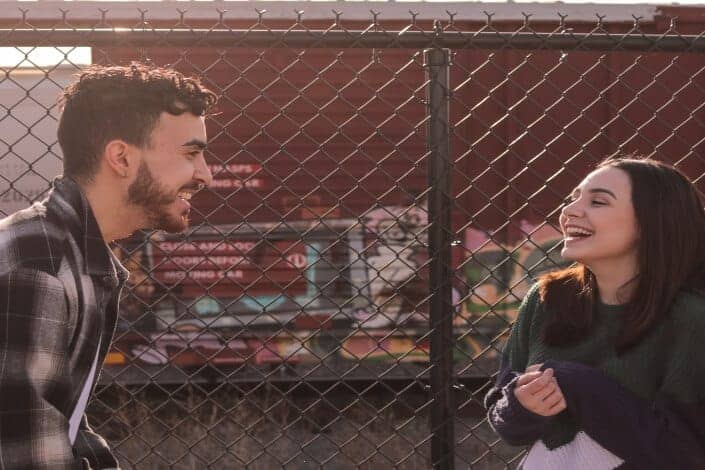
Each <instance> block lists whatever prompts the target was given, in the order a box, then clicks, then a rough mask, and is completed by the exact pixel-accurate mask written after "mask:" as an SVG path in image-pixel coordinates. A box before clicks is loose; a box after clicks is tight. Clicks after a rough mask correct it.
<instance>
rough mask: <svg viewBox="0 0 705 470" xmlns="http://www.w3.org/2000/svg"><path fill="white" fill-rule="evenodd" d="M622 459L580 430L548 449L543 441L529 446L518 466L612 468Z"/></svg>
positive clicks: (528, 469) (530, 468) (531, 469)
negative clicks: (563, 442) (564, 442)
mask: <svg viewBox="0 0 705 470" xmlns="http://www.w3.org/2000/svg"><path fill="white" fill-rule="evenodd" d="M623 463H624V460H622V459H620V458H619V457H617V456H616V455H614V454H613V453H612V452H610V451H609V450H607V449H605V448H604V447H602V446H601V445H600V444H598V443H597V442H596V441H595V440H594V439H592V438H591V437H590V436H588V435H587V434H585V432H583V431H580V432H578V434H577V435H576V436H575V439H573V440H572V441H571V442H569V443H568V444H566V445H563V446H560V447H558V448H556V449H553V450H548V448H547V447H546V445H545V444H544V443H543V441H541V440H538V441H536V442H535V443H534V445H532V446H531V449H529V453H528V454H527V455H526V457H524V460H523V461H522V463H521V465H520V466H519V468H521V469H522V470H568V469H570V470H612V469H613V468H616V467H619V466H620V465H622V464H623Z"/></svg>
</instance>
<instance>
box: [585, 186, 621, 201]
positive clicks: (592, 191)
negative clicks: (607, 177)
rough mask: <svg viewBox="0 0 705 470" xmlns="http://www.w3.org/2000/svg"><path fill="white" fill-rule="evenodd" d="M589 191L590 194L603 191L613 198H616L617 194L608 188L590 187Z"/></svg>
mask: <svg viewBox="0 0 705 470" xmlns="http://www.w3.org/2000/svg"><path fill="white" fill-rule="evenodd" d="M589 192H590V193H591V194H596V193H605V194H609V195H610V196H612V198H613V199H617V196H615V195H614V193H613V192H612V191H610V190H609V189H605V188H592V189H591V190H590V191H589Z"/></svg>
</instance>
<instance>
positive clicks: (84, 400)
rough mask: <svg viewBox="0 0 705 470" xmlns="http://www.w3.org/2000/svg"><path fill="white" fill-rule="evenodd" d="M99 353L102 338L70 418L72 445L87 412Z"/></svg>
mask: <svg viewBox="0 0 705 470" xmlns="http://www.w3.org/2000/svg"><path fill="white" fill-rule="evenodd" d="M99 355H100V340H98V347H97V348H96V350H95V357H94V358H93V365H92V366H91V371H90V372H89V373H88V377H86V382H85V383H84V384H83V390H81V396H79V397H78V403H76V408H74V409H73V413H71V419H70V420H69V439H71V445H73V443H74V442H76V435H77V434H78V426H79V425H80V424H81V418H82V417H83V414H84V413H85V412H86V405H87V404H88V396H89V395H90V393H91V386H92V385H93V377H95V370H96V368H97V367H98V356H99Z"/></svg>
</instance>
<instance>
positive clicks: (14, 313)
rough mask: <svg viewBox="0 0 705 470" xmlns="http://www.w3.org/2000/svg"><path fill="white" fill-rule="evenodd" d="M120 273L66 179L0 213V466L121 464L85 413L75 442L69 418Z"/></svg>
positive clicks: (113, 306) (103, 347)
mask: <svg viewBox="0 0 705 470" xmlns="http://www.w3.org/2000/svg"><path fill="white" fill-rule="evenodd" d="M126 278H127V271H126V270H125V269H124V268H123V267H122V265H121V264H120V262H119V261H118V260H117V259H116V258H115V257H114V255H113V254H112V252H111V251H110V249H109V248H108V246H107V245H106V243H105V242H104V241H103V239H102V237H101V235H100V229H99V228H98V224H97V222H96V220H95V218H94V216H93V212H92V211H91V208H90V205H89V204H88V201H87V200H86V198H85V196H84V195H83V193H82V192H81V190H80V189H79V187H78V185H76V183H75V182H73V181H72V180H70V179H68V178H57V179H56V180H55V181H54V188H53V190H52V192H51V193H50V195H49V197H48V198H47V199H46V200H45V201H43V202H41V203H35V204H34V205H32V206H31V207H29V208H28V209H25V210H22V211H19V212H16V213H15V214H12V215H11V216H9V217H7V218H5V219H3V220H2V221H0V469H3V470H9V469H12V470H14V469H27V470H29V469H32V470H39V469H93V468H117V467H118V463H117V460H116V459H115V457H114V456H113V455H112V453H111V452H110V449H109V448H108V445H107V442H106V441H105V440H104V439H103V438H102V437H100V436H99V435H97V434H95V433H94V432H93V431H92V430H91V429H90V428H89V426H88V423H87V421H86V417H85V415H84V416H83V419H82V420H81V424H80V426H79V430H78V435H77V436H76V440H75V442H74V444H73V445H72V444H71V441H70V438H69V419H70V417H71V414H72V412H73V410H74V408H75V406H76V403H77V402H78V398H79V395H80V394H81V390H82V388H83V385H84V383H85V381H86V379H87V377H88V375H89V372H90V370H91V366H92V364H93V361H94V360H95V357H96V352H97V353H98V362H97V364H98V366H99V368H100V366H101V365H102V364H103V361H104V359H105V355H106V354H107V352H108V349H109V347H110V341H111V339H112V335H113V332H114V329H115V324H116V320H117V314H118V299H119V295H120V290H121V289H122V286H123V285H124V282H125V280H126ZM98 344H100V350H99V351H96V349H97V347H98ZM98 372H99V370H97V371H96V374H95V377H94V380H93V384H91V387H94V386H95V384H96V382H97V380H98V375H99V373H98ZM91 390H92V388H91Z"/></svg>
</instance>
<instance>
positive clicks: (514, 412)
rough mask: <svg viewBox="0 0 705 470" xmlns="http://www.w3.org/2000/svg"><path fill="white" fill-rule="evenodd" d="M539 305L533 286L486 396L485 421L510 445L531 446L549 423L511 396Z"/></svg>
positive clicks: (526, 356) (520, 311)
mask: <svg viewBox="0 0 705 470" xmlns="http://www.w3.org/2000/svg"><path fill="white" fill-rule="evenodd" d="M537 303H538V289H537V286H533V287H532V288H531V289H530V290H529V292H528V293H527V294H526V297H525V298H524V301H523V302H522V304H521V306H520V307H519V313H518V315H517V320H516V322H515V323H514V326H513V327H512V331H511V333H510V335H509V339H508V340H507V343H506V345H505V347H504V350H503V352H502V361H501V365H500V370H499V373H498V374H497V378H496V380H495V383H494V386H493V387H492V388H491V389H490V391H489V392H488V393H487V395H486V396H485V408H486V409H487V419H488V420H489V422H490V425H491V426H492V429H494V430H495V432H496V433H497V434H499V436H500V437H501V438H502V439H503V440H504V441H506V442H507V443H508V444H510V445H516V446H518V445H527V444H531V443H533V442H535V441H537V440H538V439H540V438H541V436H542V435H543V433H544V431H545V429H546V426H547V425H548V423H549V422H550V421H551V418H550V417H544V416H540V415H537V414H535V413H532V412H531V411H529V410H527V409H525V408H524V407H523V406H522V405H521V403H519V401H518V400H517V399H516V397H515V396H514V388H515V387H516V382H517V380H518V378H519V376H520V375H521V374H522V373H523V372H524V370H525V369H526V365H527V361H528V355H529V353H528V343H529V333H530V327H531V318H532V316H533V312H534V310H535V309H536V306H537Z"/></svg>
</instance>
